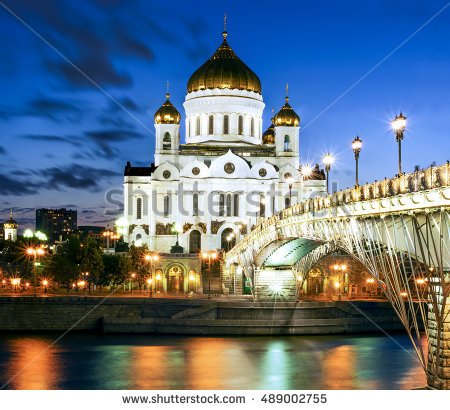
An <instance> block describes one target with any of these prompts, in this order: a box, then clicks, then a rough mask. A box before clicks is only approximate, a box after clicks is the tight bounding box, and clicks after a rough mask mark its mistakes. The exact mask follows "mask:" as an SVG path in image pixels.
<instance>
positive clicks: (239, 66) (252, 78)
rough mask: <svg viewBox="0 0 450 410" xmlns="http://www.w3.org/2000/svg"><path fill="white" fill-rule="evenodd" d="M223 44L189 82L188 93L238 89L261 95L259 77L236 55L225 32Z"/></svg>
mask: <svg viewBox="0 0 450 410" xmlns="http://www.w3.org/2000/svg"><path fill="white" fill-rule="evenodd" d="M222 35H223V42H222V44H221V45H220V47H219V48H218V49H217V50H216V52H215V53H214V54H213V56H212V57H211V58H210V59H209V60H208V61H206V63H204V64H203V65H202V66H201V67H200V68H199V69H197V70H196V71H195V72H194V74H192V76H191V78H190V79H189V81H188V85H187V91H188V93H190V92H193V91H199V90H205V89H210V90H212V89H216V88H218V89H224V88H226V89H238V90H247V91H253V92H255V93H258V94H261V81H260V80H259V78H258V76H257V75H256V74H255V73H254V72H253V71H252V70H251V69H250V68H249V67H247V65H246V64H245V63H244V62H243V61H242V60H241V59H240V58H239V57H238V56H237V55H236V53H235V52H234V51H233V49H232V48H231V47H230V46H229V44H228V42H227V35H228V33H227V32H226V30H225V31H224V32H223V34H222Z"/></svg>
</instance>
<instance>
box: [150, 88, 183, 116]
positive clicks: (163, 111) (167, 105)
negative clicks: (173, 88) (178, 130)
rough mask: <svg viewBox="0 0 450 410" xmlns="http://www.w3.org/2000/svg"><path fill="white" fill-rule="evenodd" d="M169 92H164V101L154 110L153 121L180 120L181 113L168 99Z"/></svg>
mask: <svg viewBox="0 0 450 410" xmlns="http://www.w3.org/2000/svg"><path fill="white" fill-rule="evenodd" d="M169 98H170V94H169V93H167V94H166V101H165V102H164V104H163V105H162V106H161V107H160V108H159V110H158V111H156V112H155V123H156V124H179V123H180V120H181V115H180V113H179V112H178V110H177V109H176V108H175V107H174V105H173V104H172V103H171V102H170V100H169Z"/></svg>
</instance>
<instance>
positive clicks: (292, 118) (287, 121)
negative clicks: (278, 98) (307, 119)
mask: <svg viewBox="0 0 450 410" xmlns="http://www.w3.org/2000/svg"><path fill="white" fill-rule="evenodd" d="M274 123H275V126H276V127H279V126H282V127H299V126H300V117H299V116H298V115H297V113H296V112H295V111H294V109H293V108H292V107H291V106H290V105H289V97H286V104H284V105H283V107H281V110H280V111H278V113H277V115H275V117H274Z"/></svg>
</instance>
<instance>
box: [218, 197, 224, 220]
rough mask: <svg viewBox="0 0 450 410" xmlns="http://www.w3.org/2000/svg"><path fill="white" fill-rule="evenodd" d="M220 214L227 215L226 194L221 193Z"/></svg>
mask: <svg viewBox="0 0 450 410" xmlns="http://www.w3.org/2000/svg"><path fill="white" fill-rule="evenodd" d="M219 216H225V195H224V194H220V195H219Z"/></svg>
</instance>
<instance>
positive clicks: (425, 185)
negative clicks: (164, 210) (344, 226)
mask: <svg viewBox="0 0 450 410" xmlns="http://www.w3.org/2000/svg"><path fill="white" fill-rule="evenodd" d="M441 186H450V162H449V161H447V162H446V163H445V164H444V165H441V166H438V167H436V166H432V167H430V168H427V169H422V170H418V171H415V172H411V173H409V174H402V175H400V176H396V177H394V178H391V179H387V178H385V179H383V180H382V181H375V182H372V183H370V184H365V185H360V186H355V187H354V188H350V189H346V190H343V191H339V192H335V193H334V194H331V195H328V196H323V197H315V198H311V199H307V200H306V201H303V202H300V203H298V204H295V205H293V206H291V207H289V208H286V209H284V210H282V211H280V212H278V213H276V214H274V215H272V216H271V217H269V218H267V219H265V220H264V221H262V222H261V223H260V224H258V225H257V226H256V227H255V228H254V229H253V230H252V234H253V235H246V236H245V237H244V238H243V239H242V240H241V241H240V242H238V243H237V245H236V246H235V247H234V248H233V249H232V250H231V251H230V253H231V254H232V253H236V252H238V250H239V249H245V248H246V247H247V246H248V245H249V244H251V243H252V241H253V237H254V235H259V234H262V233H264V232H266V233H267V232H269V231H270V230H273V229H276V226H277V225H278V221H280V220H282V219H285V218H288V217H290V216H295V215H303V214H305V213H309V212H313V211H320V210H323V209H328V208H331V207H337V206H343V205H348V204H352V203H355V202H361V201H371V200H376V199H381V198H389V197H392V196H395V195H401V194H408V193H413V192H420V191H425V190H428V189H432V188H438V187H441ZM252 236H253V237H252Z"/></svg>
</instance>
